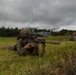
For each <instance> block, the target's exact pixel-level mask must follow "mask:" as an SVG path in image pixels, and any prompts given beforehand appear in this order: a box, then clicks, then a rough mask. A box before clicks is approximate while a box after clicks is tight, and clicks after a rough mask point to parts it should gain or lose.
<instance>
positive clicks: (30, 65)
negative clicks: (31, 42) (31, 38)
mask: <svg viewBox="0 0 76 75" xmlns="http://www.w3.org/2000/svg"><path fill="white" fill-rule="evenodd" d="M45 39H46V40H47V41H54V40H55V41H62V42H61V44H60V45H55V44H46V50H45V55H44V56H43V57H40V56H30V55H27V56H19V55H18V53H17V51H12V50H8V49H5V50H4V49H0V75H76V42H75V41H68V36H55V37H54V36H52V37H46V38H45ZM14 44H16V38H0V46H12V45H14ZM39 47H40V49H39V50H40V52H41V45H40V46H39Z"/></svg>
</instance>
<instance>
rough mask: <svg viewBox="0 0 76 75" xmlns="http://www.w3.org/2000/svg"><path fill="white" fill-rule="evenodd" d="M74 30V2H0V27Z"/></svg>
mask: <svg viewBox="0 0 76 75" xmlns="http://www.w3.org/2000/svg"><path fill="white" fill-rule="evenodd" d="M28 24H29V26H30V27H38V28H47V29H51V28H56V29H58V30H60V29H63V28H64V29H70V30H76V0H0V27H2V26H4V27H10V28H11V27H13V28H15V27H18V28H23V27H28Z"/></svg>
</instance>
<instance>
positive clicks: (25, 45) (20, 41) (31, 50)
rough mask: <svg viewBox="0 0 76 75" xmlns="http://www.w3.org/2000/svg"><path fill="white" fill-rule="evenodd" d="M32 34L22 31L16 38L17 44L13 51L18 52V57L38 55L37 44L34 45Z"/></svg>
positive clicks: (28, 30)
mask: <svg viewBox="0 0 76 75" xmlns="http://www.w3.org/2000/svg"><path fill="white" fill-rule="evenodd" d="M33 34H34V32H33V31H31V30H30V29H22V30H21V32H20V34H19V36H18V37H17V44H16V45H15V46H14V47H13V49H14V50H17V51H18V54H19V55H26V54H36V55H38V54H39V50H38V47H39V46H38V44H37V43H34V41H35V39H36V38H35V37H34V36H33Z"/></svg>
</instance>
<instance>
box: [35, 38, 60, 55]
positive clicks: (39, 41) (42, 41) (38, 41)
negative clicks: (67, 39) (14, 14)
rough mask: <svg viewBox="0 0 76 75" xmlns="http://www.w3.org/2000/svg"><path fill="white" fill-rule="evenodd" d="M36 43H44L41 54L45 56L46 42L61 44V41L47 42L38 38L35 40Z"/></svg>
mask: <svg viewBox="0 0 76 75" xmlns="http://www.w3.org/2000/svg"><path fill="white" fill-rule="evenodd" d="M35 43H39V44H42V52H41V56H43V55H44V53H45V47H46V45H45V44H46V43H50V44H57V45H60V42H59V41H49V42H46V41H45V40H44V39H38V40H37V41H35Z"/></svg>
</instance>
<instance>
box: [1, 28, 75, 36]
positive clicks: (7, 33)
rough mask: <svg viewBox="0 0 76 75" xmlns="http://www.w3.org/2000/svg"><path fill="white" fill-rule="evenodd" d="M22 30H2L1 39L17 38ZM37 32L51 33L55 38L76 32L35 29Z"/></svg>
mask: <svg viewBox="0 0 76 75" xmlns="http://www.w3.org/2000/svg"><path fill="white" fill-rule="evenodd" d="M20 31H21V29H18V28H5V27H1V28H0V37H17V36H18V34H19V32H20ZM34 31H35V32H36V33H37V32H49V33H50V34H51V35H53V36H62V35H71V34H72V33H73V32H76V31H75V30H67V29H62V30H60V31H51V30H46V29H34Z"/></svg>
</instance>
